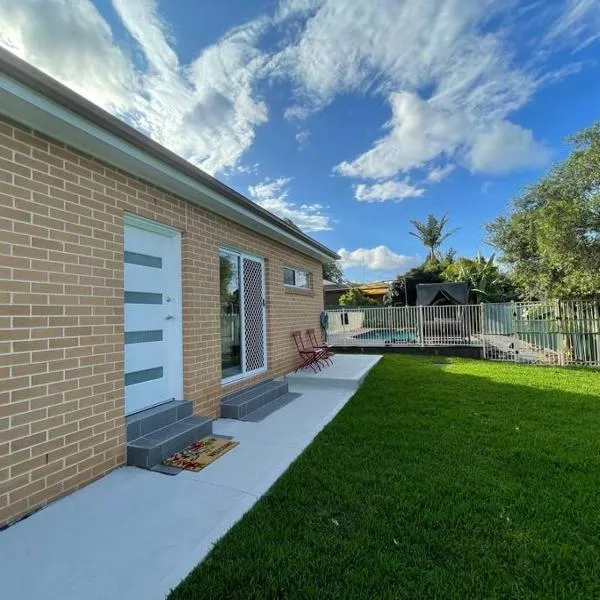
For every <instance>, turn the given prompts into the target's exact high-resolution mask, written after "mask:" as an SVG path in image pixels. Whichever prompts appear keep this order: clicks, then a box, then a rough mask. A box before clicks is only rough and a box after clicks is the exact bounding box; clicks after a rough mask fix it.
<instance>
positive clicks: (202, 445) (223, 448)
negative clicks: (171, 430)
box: [162, 435, 239, 471]
mask: <svg viewBox="0 0 600 600" xmlns="http://www.w3.org/2000/svg"><path fill="white" fill-rule="evenodd" d="M238 444H239V442H234V441H233V440H231V439H228V438H218V437H213V436H212V435H210V436H208V437H205V438H202V439H201V440H198V441H197V442H194V443H193V444H190V445H189V446H188V447H187V448H184V449H183V450H182V451H181V452H176V453H175V454H172V455H171V456H169V457H168V458H165V460H163V461H162V464H163V465H167V466H169V467H178V468H180V469H187V470H188V471H201V470H202V469H204V467H207V466H208V465H210V463H211V462H213V461H215V460H217V458H219V456H223V454H225V453H227V452H229V451H230V450H231V449H232V448H235V447H236V446H237V445H238Z"/></svg>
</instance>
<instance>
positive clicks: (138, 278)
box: [125, 265, 166, 293]
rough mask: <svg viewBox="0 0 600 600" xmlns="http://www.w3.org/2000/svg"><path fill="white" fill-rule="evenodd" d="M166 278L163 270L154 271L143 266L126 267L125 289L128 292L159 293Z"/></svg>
mask: <svg viewBox="0 0 600 600" xmlns="http://www.w3.org/2000/svg"><path fill="white" fill-rule="evenodd" d="M164 277H166V274H165V272H164V271H163V270H162V269H152V268H151V267H143V266H141V265H125V282H126V283H125V285H126V287H125V289H126V290H127V291H134V290H135V291H136V292H150V293H159V292H161V291H162V289H163V288H162V286H163V285H164V282H163V278H164Z"/></svg>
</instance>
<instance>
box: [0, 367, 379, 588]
mask: <svg viewBox="0 0 600 600" xmlns="http://www.w3.org/2000/svg"><path fill="white" fill-rule="evenodd" d="M369 358H373V357H369ZM373 364H374V363H373ZM295 385H297V389H298V390H299V393H300V394H301V395H300V396H299V397H298V398H296V399H295V400H293V401H292V402H290V403H289V404H287V405H286V406H283V407H282V408H280V409H279V410H278V411H276V412H275V413H273V414H271V415H269V416H268V417H266V418H265V419H264V420H263V421H260V422H258V423H252V422H246V421H233V420H227V419H219V420H217V421H215V423H214V432H215V433H216V434H218V435H219V434H220V435H230V436H233V437H234V438H235V439H236V440H237V441H239V442H240V444H239V446H237V447H236V448H234V449H233V450H231V451H230V452H228V453H227V454H225V455H224V456H222V457H221V458H219V460H217V461H215V462H214V463H212V464H211V465H209V466H208V467H207V468H205V469H204V470H202V471H200V472H198V473H193V472H190V471H182V472H181V473H180V474H179V475H176V476H171V477H170V476H167V475H162V474H160V473H155V472H151V471H145V470H142V469H137V468H135V467H123V468H121V469H118V470H116V471H113V472H112V473H110V474H109V475H107V476H106V477H104V478H102V479H101V480H99V481H97V482H95V483H92V484H91V485H89V486H87V487H85V488H84V489H82V490H80V491H78V492H76V493H74V494H71V495H70V496H67V497H65V498H63V499H61V500H59V501H58V502H55V503H54V504H51V505H50V506H48V507H47V508H45V509H44V510H41V511H39V512H38V513H36V514H34V515H32V516H31V517H29V518H28V519H25V520H24V521H21V522H20V523H17V524H16V525H14V526H13V527H10V528H9V529H7V530H5V531H4V532H1V533H0V596H1V597H2V598H7V599H11V600H13V599H14V600H16V599H19V600H34V599H36V600H37V599H39V598H44V600H81V599H82V598H85V599H86V600H114V599H115V598H123V599H126V600H138V599H139V600H142V599H143V600H159V599H163V598H164V597H165V596H166V595H167V594H168V593H169V591H170V590H171V589H172V588H173V587H175V586H176V585H177V584H178V583H179V582H180V581H181V580H182V579H183V578H184V577H185V576H186V575H187V574H188V573H189V572H190V571H191V570H192V569H193V568H194V567H195V566H196V565H197V564H198V563H199V562H200V561H201V560H202V559H203V558H204V557H205V556H206V554H207V553H208V552H209V551H210V549H211V547H212V545H213V544H214V543H215V542H216V541H217V540H218V539H219V538H220V537H222V536H223V535H224V534H225V533H226V532H227V531H228V530H229V529H230V528H231V526H232V525H234V524H235V523H236V521H238V520H239V519H240V518H241V517H242V516H243V515H244V513H245V512H247V511H248V510H249V509H250V508H251V507H252V506H253V505H254V503H255V502H256V501H257V499H258V498H259V497H260V496H261V495H262V494H264V493H265V492H266V491H267V490H268V489H269V487H270V486H271V485H272V484H273V483H274V482H275V481H276V480H277V479H278V477H279V476H280V475H281V474H282V473H283V472H284V471H285V470H286V469H287V467H288V466H289V465H290V464H291V462H292V461H293V460H294V459H295V458H296V457H297V456H298V455H299V454H300V453H301V452H302V451H303V450H304V448H305V447H306V446H307V445H308V444H309V443H310V442H311V441H312V439H313V438H314V437H315V436H316V435H317V434H318V432H319V431H321V429H322V428H323V427H324V426H325V425H326V424H327V423H328V422H329V421H331V419H332V418H333V417H334V416H335V415H336V414H337V413H338V412H339V410H340V409H341V408H342V407H343V406H344V404H346V402H347V401H348V400H349V399H350V397H351V396H352V394H353V390H352V389H349V388H335V389H331V388H319V387H318V386H316V385H315V384H314V383H311V384H310V385H309V386H305V387H302V386H301V385H300V384H295Z"/></svg>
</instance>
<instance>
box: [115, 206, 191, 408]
mask: <svg viewBox="0 0 600 600" xmlns="http://www.w3.org/2000/svg"><path fill="white" fill-rule="evenodd" d="M123 221H124V224H123V227H124V228H125V227H133V228H136V229H142V230H144V231H149V232H152V233H157V234H159V235H163V236H165V237H167V238H169V240H170V250H171V251H172V256H173V264H174V267H175V268H173V269H165V275H166V276H167V277H168V280H167V289H169V290H174V291H175V292H176V297H175V298H173V301H172V303H171V304H169V307H168V309H169V314H170V315H172V316H173V319H172V327H171V331H170V334H169V343H168V347H167V348H168V353H167V357H168V358H167V364H166V365H165V366H166V372H167V374H168V385H169V393H170V394H172V397H173V398H174V399H175V400H183V310H182V309H183V306H182V305H183V286H182V278H181V231H180V230H179V229H175V228H174V227H169V226H168V225H163V224H162V223H158V222H157V221H152V220H150V219H146V218H144V217H140V216H138V215H135V214H132V213H125V214H124V218H123ZM123 323H124V324H125V319H123ZM174 325H178V327H175V326H174ZM165 401H168V399H167V400H165ZM162 403H163V402H158V403H157V404H162ZM151 406H152V405H149V406H148V407H146V408H151ZM141 410H145V408H144V409H141ZM133 412H139V411H133ZM126 414H131V413H126Z"/></svg>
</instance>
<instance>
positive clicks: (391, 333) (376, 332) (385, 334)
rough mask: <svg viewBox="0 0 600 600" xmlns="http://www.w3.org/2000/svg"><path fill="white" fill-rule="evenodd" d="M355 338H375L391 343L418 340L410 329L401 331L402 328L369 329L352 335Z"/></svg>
mask: <svg viewBox="0 0 600 600" xmlns="http://www.w3.org/2000/svg"><path fill="white" fill-rule="evenodd" d="M352 337H353V338H354V339H355V340H377V341H381V342H387V343H388V344H393V343H399V342H404V343H409V344H410V343H414V342H417V341H418V338H417V336H416V335H415V334H414V333H412V332H411V331H402V329H371V331H365V332H363V333H359V334H358V335H354V336H352Z"/></svg>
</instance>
